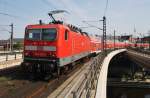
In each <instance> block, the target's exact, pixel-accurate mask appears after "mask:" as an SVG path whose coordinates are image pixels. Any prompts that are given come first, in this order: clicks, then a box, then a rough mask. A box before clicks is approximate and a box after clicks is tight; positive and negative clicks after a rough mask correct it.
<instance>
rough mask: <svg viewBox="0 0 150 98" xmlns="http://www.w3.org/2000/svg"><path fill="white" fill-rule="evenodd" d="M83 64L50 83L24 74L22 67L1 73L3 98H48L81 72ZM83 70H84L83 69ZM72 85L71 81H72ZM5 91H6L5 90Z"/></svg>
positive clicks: (51, 79)
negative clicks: (66, 81)
mask: <svg viewBox="0 0 150 98" xmlns="http://www.w3.org/2000/svg"><path fill="white" fill-rule="evenodd" d="M82 65H83V63H82V64H77V66H76V67H75V68H73V70H70V71H69V72H68V73H66V74H64V75H61V76H60V77H59V79H57V78H50V79H49V81H43V80H40V79H37V80H36V79H33V78H31V75H30V74H26V73H23V72H22V71H21V68H20V66H15V67H11V68H7V69H5V70H1V71H0V90H1V91H2V92H0V97H1V98H18V97H19V98H46V97H47V96H48V95H49V94H51V93H52V92H53V91H54V90H55V89H57V88H58V87H59V86H60V85H61V84H62V83H63V82H64V81H65V80H67V79H68V78H70V77H72V75H74V73H76V72H78V73H79V71H78V70H81V67H82ZM82 69H83V68H82ZM77 75H78V74H76V75H75V76H77ZM72 79H73V78H72ZM70 83H71V81H70ZM3 89H5V90H3Z"/></svg>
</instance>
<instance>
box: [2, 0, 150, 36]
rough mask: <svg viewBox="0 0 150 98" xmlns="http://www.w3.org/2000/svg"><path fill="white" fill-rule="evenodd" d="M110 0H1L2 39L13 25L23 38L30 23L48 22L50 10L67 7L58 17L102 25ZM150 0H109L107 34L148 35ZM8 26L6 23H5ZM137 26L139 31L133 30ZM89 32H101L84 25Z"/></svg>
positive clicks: (15, 34) (72, 22) (149, 27)
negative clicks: (114, 32)
mask: <svg viewBox="0 0 150 98" xmlns="http://www.w3.org/2000/svg"><path fill="white" fill-rule="evenodd" d="M106 1H107V0H0V13H6V14H9V16H8V15H3V14H0V39H8V38H9V37H10V33H9V31H10V27H9V26H7V25H10V24H11V23H13V24H14V37H15V38H23V37H24V31H25V27H26V26H27V25H29V24H37V23H38V21H39V20H40V19H42V21H43V22H45V23H48V22H50V21H51V19H50V18H49V17H48V15H47V13H48V12H49V11H52V10H57V9H61V10H66V11H68V12H69V14H67V13H64V14H61V15H58V16H56V17H57V19H61V20H64V21H65V22H67V23H70V24H74V25H76V26H78V27H86V26H88V25H87V24H85V23H83V21H97V22H88V23H89V24H92V25H94V26H96V27H99V28H102V22H100V21H98V20H102V17H103V16H104V10H105V8H106ZM149 5H150V0H108V7H107V10H106V14H105V16H106V19H107V35H113V31H114V30H116V35H125V34H132V35H134V36H141V35H142V36H145V35H147V33H148V31H149V30H150V6H149ZM3 25H5V26H3ZM134 28H135V29H136V32H134ZM83 31H86V32H88V33H90V34H97V35H101V34H102V31H101V30H98V29H97V28H83Z"/></svg>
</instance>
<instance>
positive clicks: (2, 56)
mask: <svg viewBox="0 0 150 98" xmlns="http://www.w3.org/2000/svg"><path fill="white" fill-rule="evenodd" d="M22 57H23V55H22V52H13V53H0V62H4V61H9V60H16V59H21V58H22Z"/></svg>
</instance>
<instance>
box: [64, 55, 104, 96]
mask: <svg viewBox="0 0 150 98" xmlns="http://www.w3.org/2000/svg"><path fill="white" fill-rule="evenodd" d="M104 57H105V54H103V53H101V54H100V55H98V56H97V57H95V58H93V60H92V62H91V64H90V66H89V67H88V68H87V70H86V71H85V73H84V74H83V75H81V76H80V79H79V80H77V82H76V84H75V85H74V87H72V89H71V93H70V92H69V93H68V94H67V95H66V96H65V98H91V96H93V95H94V96H95V93H96V92H94V90H95V89H96V87H97V86H96V85H97V82H98V77H99V74H100V69H101V64H102V61H103V59H104Z"/></svg>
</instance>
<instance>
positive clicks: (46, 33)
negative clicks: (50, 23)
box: [26, 28, 57, 41]
mask: <svg viewBox="0 0 150 98" xmlns="http://www.w3.org/2000/svg"><path fill="white" fill-rule="evenodd" d="M56 36H57V30H56V29H55V28H49V29H29V30H27V34H26V39H29V40H46V41H54V40H56Z"/></svg>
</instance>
